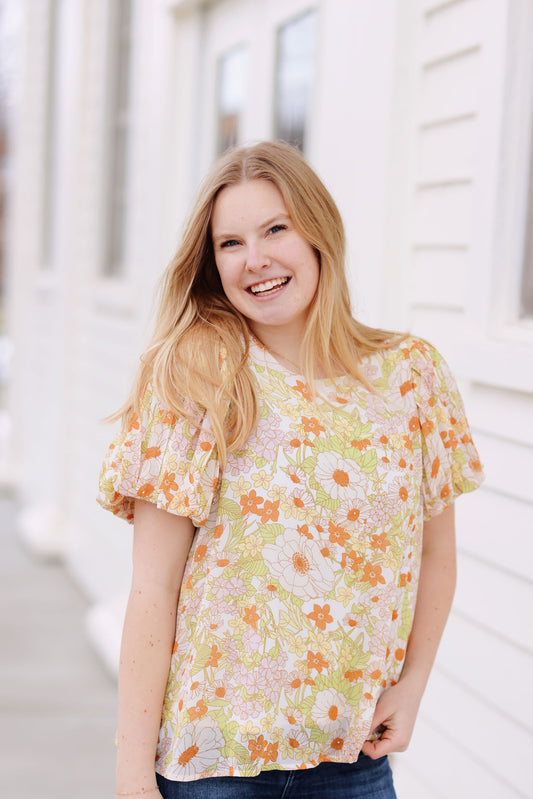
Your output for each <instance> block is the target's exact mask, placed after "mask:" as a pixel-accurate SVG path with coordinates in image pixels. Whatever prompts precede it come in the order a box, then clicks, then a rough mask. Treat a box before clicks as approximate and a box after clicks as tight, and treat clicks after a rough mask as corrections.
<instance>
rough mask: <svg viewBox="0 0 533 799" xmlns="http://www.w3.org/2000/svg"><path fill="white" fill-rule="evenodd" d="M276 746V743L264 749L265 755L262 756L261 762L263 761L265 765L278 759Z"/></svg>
mask: <svg viewBox="0 0 533 799" xmlns="http://www.w3.org/2000/svg"><path fill="white" fill-rule="evenodd" d="M278 746H279V744H278V742H277V741H276V743H272V744H268V746H267V749H266V754H265V755H263V760H264V761H265V763H275V762H276V760H277V759H278Z"/></svg>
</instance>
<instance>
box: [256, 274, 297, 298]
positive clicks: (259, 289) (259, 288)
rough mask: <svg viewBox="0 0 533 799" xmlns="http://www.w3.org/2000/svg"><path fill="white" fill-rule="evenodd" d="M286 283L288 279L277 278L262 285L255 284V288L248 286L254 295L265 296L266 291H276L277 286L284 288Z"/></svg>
mask: <svg viewBox="0 0 533 799" xmlns="http://www.w3.org/2000/svg"><path fill="white" fill-rule="evenodd" d="M288 282H289V278H288V277H277V278H274V280H265V282H264V283H256V284H255V286H250V291H251V292H252V294H255V295H257V294H266V293H267V292H268V291H272V289H277V288H279V286H284V285H285V284H286V283H288Z"/></svg>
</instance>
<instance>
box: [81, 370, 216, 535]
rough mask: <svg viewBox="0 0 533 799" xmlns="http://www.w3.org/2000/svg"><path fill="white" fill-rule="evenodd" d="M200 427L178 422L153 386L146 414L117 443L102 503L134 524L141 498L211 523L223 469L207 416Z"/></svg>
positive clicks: (102, 484) (145, 400) (104, 477)
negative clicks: (211, 513)
mask: <svg viewBox="0 0 533 799" xmlns="http://www.w3.org/2000/svg"><path fill="white" fill-rule="evenodd" d="M195 422H196V424H195V423H193V422H192V421H190V420H188V419H179V420H178V419H176V417H175V415H174V414H173V413H172V412H171V411H169V410H166V409H164V408H163V407H161V404H160V402H159V400H158V398H157V397H156V395H155V394H154V392H153V387H152V384H151V383H149V384H148V386H147V388H146V390H145V392H144V394H143V396H142V399H141V407H140V413H139V414H136V413H133V414H132V416H131V419H130V422H129V426H128V427H127V429H125V430H123V431H122V432H121V433H120V434H119V435H118V436H117V437H116V438H115V439H114V441H113V442H112V443H111V445H110V447H109V449H108V451H107V454H106V456H105V459H104V463H103V465H102V470H101V473H100V480H99V491H98V495H97V501H98V502H99V503H100V505H101V506H102V507H103V508H105V509H106V510H110V511H111V512H112V513H114V514H115V515H117V516H119V517H120V518H122V519H126V521H128V522H130V523H131V522H133V512H134V501H135V499H136V498H140V499H144V500H147V501H149V502H153V503H154V504H155V505H157V507H158V508H161V509H163V510H166V511H169V512H170V513H175V514H176V515H179V516H188V517H190V519H191V520H192V521H193V523H194V524H195V526H197V527H199V526H201V525H202V524H204V522H205V521H206V519H207V516H208V515H209V511H210V508H211V504H212V501H213V498H214V495H215V491H216V488H217V484H218V477H219V463H218V458H217V455H216V447H215V440H214V436H213V433H212V431H211V428H210V424H209V419H208V417H207V415H206V414H205V413H204V414H202V413H201V412H198V414H197V419H196V418H195Z"/></svg>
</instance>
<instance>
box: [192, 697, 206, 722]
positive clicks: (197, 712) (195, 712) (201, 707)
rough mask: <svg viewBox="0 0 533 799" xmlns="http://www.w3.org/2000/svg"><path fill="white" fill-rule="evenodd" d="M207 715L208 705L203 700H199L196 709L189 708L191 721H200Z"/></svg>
mask: <svg viewBox="0 0 533 799" xmlns="http://www.w3.org/2000/svg"><path fill="white" fill-rule="evenodd" d="M206 713H207V705H206V704H205V702H204V700H203V699H199V700H198V702H197V703H196V705H195V706H194V707H190V708H189V718H190V720H191V721H192V720H193V719H199V718H201V717H202V716H205V714H206Z"/></svg>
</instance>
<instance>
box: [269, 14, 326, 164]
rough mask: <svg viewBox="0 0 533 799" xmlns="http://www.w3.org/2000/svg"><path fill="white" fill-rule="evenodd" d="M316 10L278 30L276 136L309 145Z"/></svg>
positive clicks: (296, 144)
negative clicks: (308, 124) (308, 131)
mask: <svg viewBox="0 0 533 799" xmlns="http://www.w3.org/2000/svg"><path fill="white" fill-rule="evenodd" d="M315 29H316V12H314V11H309V12H307V13H306V14H304V15H302V16H301V17H297V18H296V19H294V20H292V21H291V22H288V23H287V24H286V25H283V27H281V28H280V29H279V32H278V43H277V64H276V95H275V109H274V114H275V115H274V135H275V138H277V139H284V140H285V141H287V142H289V143H290V144H294V145H295V146H296V147H299V148H300V149H301V150H303V149H304V148H305V137H306V128H307V122H308V119H309V113H310V108H311V91H312V85H313V77H314V56H315V38H316V37H315Z"/></svg>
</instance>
